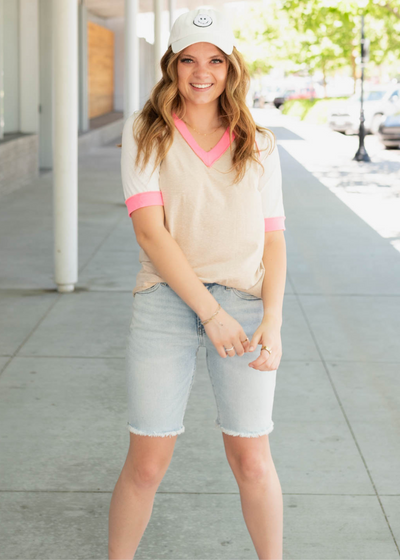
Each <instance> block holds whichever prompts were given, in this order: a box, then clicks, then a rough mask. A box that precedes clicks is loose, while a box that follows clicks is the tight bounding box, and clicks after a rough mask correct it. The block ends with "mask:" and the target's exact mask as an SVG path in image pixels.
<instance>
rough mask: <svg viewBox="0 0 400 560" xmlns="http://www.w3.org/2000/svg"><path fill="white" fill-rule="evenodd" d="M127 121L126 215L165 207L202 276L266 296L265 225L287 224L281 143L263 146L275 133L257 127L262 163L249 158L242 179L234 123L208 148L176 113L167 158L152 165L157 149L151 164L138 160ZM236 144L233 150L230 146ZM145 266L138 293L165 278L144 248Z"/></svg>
mask: <svg viewBox="0 0 400 560" xmlns="http://www.w3.org/2000/svg"><path fill="white" fill-rule="evenodd" d="M137 114H138V113H133V114H132V115H131V116H130V117H129V118H128V119H127V120H126V122H125V124H124V128H123V134H122V154H121V176H122V184H123V192H124V199H125V204H126V207H127V210H128V215H131V213H132V212H134V211H135V210H137V209H138V208H142V207H144V206H151V205H161V206H163V207H164V214H165V221H164V224H165V227H166V229H167V230H168V231H169V233H170V234H171V236H172V237H173V238H174V239H175V240H176V241H177V243H178V245H179V246H180V248H181V249H182V251H183V253H184V254H185V256H186V258H187V260H188V262H189V264H190V265H191V267H192V268H193V270H194V272H195V273H196V274H197V276H198V278H199V279H200V280H201V281H202V282H204V283H206V282H216V283H219V284H222V285H225V286H230V287H233V288H236V289H238V290H242V291H245V292H248V293H249V294H252V295H255V296H257V297H261V289H262V282H263V278H264V275H265V267H264V263H263V253H264V240H265V231H274V230H285V229H286V228H285V225H284V221H285V212H284V205H283V193H282V173H281V166H280V158H279V152H278V148H277V146H276V145H275V146H274V149H273V151H272V152H271V153H270V154H269V155H268V152H269V151H270V150H266V151H263V148H267V147H268V146H269V142H270V139H269V138H268V137H266V136H264V135H263V134H261V133H259V132H258V131H256V145H257V147H258V149H259V150H261V151H260V161H261V163H262V164H263V166H264V171H263V169H262V167H261V166H260V165H259V164H257V163H256V162H250V163H251V164H250V166H249V167H248V168H247V170H246V173H245V175H244V177H243V178H242V180H241V181H240V182H239V183H236V184H233V180H234V178H235V176H236V171H235V170H230V167H231V166H232V156H231V154H232V153H233V149H234V143H235V135H234V133H233V134H232V145H231V144H230V141H229V129H226V131H225V133H224V135H223V136H222V137H221V139H220V140H219V142H218V143H217V144H216V145H215V146H214V148H212V150H210V151H208V152H207V151H205V150H203V149H202V148H201V147H200V146H199V145H198V144H197V142H196V141H195V139H194V138H193V136H192V135H191V133H190V131H189V129H188V127H187V126H186V124H185V123H184V122H183V121H182V120H181V119H179V118H178V117H177V116H176V115H175V114H174V115H173V118H174V123H175V132H174V138H173V143H172V145H171V148H170V149H169V151H168V153H167V155H166V157H165V158H164V159H163V160H162V162H161V163H160V164H159V165H158V166H157V167H156V168H155V169H154V163H155V154H152V156H151V157H150V160H149V162H148V164H147V165H146V168H145V169H144V170H143V171H141V172H139V170H138V168H137V167H136V166H135V164H134V162H135V158H136V153H137V146H136V142H135V140H134V138H133V132H132V126H133V123H134V119H135V118H136V116H137ZM230 148H232V152H231V149H230ZM139 261H140V263H141V270H140V271H139V273H138V274H137V277H136V285H135V287H134V289H133V294H135V292H137V291H140V290H143V289H146V288H149V287H150V286H152V285H153V284H155V283H157V282H163V281H165V280H164V279H163V278H162V277H161V276H160V275H159V273H158V271H157V269H156V268H155V266H154V265H153V263H152V262H151V260H150V259H149V257H148V256H147V255H146V253H145V252H144V250H143V249H142V248H141V249H140V252H139Z"/></svg>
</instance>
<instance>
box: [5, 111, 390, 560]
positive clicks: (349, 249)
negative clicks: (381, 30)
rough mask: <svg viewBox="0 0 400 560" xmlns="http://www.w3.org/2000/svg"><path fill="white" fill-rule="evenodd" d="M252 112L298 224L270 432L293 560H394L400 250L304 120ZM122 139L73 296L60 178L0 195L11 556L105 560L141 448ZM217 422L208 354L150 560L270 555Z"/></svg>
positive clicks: (290, 230) (94, 161) (87, 212)
mask: <svg viewBox="0 0 400 560" xmlns="http://www.w3.org/2000/svg"><path fill="white" fill-rule="evenodd" d="M254 115H255V118H256V120H257V121H258V122H260V123H261V124H265V125H268V126H271V128H272V130H274V131H275V132H276V135H277V138H278V141H279V144H280V146H279V150H280V155H281V163H282V170H283V175H284V203H285V210H286V216H287V219H286V228H287V229H286V231H285V236H286V241H287V251H288V277H287V284H286V296H285V303H284V320H283V327H282V338H283V358H282V362H281V365H280V367H279V370H278V378H277V388H276V397H275V404H274V416H273V418H274V422H275V429H274V431H273V432H272V434H271V435H270V442H271V449H272V453H273V457H274V461H275V465H276V468H277V471H278V474H279V477H280V481H281V485H282V490H283V495H284V496H283V497H284V508H285V509H284V558H285V559H289V558H291V559H296V560H350V559H352V560H386V559H390V560H394V559H396V558H399V556H400V554H399V542H400V477H399V469H400V437H399V436H400V412H399V410H400V344H399V333H400V297H399V296H400V254H399V252H398V251H397V250H396V249H395V248H394V246H392V245H391V243H390V241H389V240H388V239H385V238H384V237H382V236H381V235H380V234H379V233H377V231H375V230H374V229H373V228H372V227H371V226H370V225H368V224H367V223H366V222H365V221H364V220H363V219H362V218H360V217H359V216H358V215H357V214H356V213H355V212H354V211H353V210H351V209H350V208H349V207H348V206H347V205H346V204H345V203H344V202H343V201H342V200H340V198H338V197H337V196H335V194H334V193H333V192H332V191H331V190H330V189H329V188H327V187H326V186H325V185H324V184H323V183H321V182H320V180H319V179H318V178H317V177H316V176H315V175H314V174H313V173H311V172H310V171H309V170H307V169H306V167H305V166H304V165H302V163H301V158H300V157H299V158H298V159H295V158H294V157H293V155H291V153H290V150H289V149H288V148H285V142H286V141H288V140H289V141H293V142H295V141H296V142H299V146H300V143H307V139H303V138H302V136H301V135H300V132H299V129H298V128H297V129H296V130H294V128H295V127H293V126H292V129H293V130H290V123H291V121H290V120H289V119H287V118H285V117H284V116H282V115H280V114H278V112H273V113H268V112H266V111H262V110H254ZM271 122H273V126H272V125H271ZM115 143H116V142H115ZM115 143H112V144H111V145H109V146H106V147H102V148H98V149H96V150H95V151H94V152H93V153H92V154H91V155H89V156H85V158H84V159H81V160H80V168H79V169H80V174H79V180H80V183H79V270H80V275H79V282H78V286H77V288H76V291H75V292H74V293H71V294H59V293H58V292H57V291H56V288H55V284H54V281H53V215H52V176H51V174H46V175H43V176H42V177H41V178H40V179H38V180H37V181H35V182H34V183H32V184H31V185H29V186H28V187H24V188H23V189H20V190H19V191H16V192H14V193H10V194H9V195H6V196H4V197H3V198H2V199H1V200H0V259H1V263H2V267H1V277H0V329H1V337H0V371H1V375H0V438H1V449H0V470H1V477H0V491H1V494H0V496H1V500H0V517H1V524H0V559H1V560H6V559H11V558H13V559H14V558H15V559H16V558H18V559H33V558H40V559H41V560H50V559H51V560H56V559H84V558H87V559H89V558H90V559H106V558H107V537H108V509H109V504H110V499H111V493H112V490H113V488H114V485H115V482H116V480H117V478H118V476H119V473H120V470H121V467H122V465H123V462H124V460H125V457H126V453H127V449H128V445H129V434H128V431H127V429H126V421H127V418H126V410H127V409H126V391H125V375H124V348H125V343H126V337H127V334H128V327H129V322H130V319H131V308H132V293H131V290H132V287H133V285H134V280H135V275H136V274H137V272H138V269H139V264H138V250H139V248H138V245H137V243H136V241H135V238H134V232H133V229H132V224H131V221H130V219H129V218H128V215H127V212H126V208H125V205H124V201H123V194H122V185H121V180H120V169H119V158H120V151H119V149H118V148H117V147H115ZM353 171H354V170H353ZM353 171H352V172H353ZM366 178H367V175H366V174H365V173H364V174H361V173H360V177H359V180H360V182H361V183H362V181H365V180H366ZM202 350H204V349H202ZM215 417H216V405H215V401H214V396H213V392H212V387H211V384H210V380H209V377H208V372H207V368H206V363H205V354H204V353H201V354H200V352H199V360H198V365H197V371H196V377H195V382H194V385H193V389H192V393H191V396H190V400H189V404H188V408H187V411H186V416H185V422H184V424H185V426H186V432H185V433H184V434H182V435H180V436H179V437H178V439H177V443H176V448H175V453H174V457H173V459H172V462H171V465H170V467H169V470H168V472H167V474H166V475H165V478H164V479H163V481H162V483H161V485H160V487H159V491H158V492H157V495H156V499H155V504H154V509H153V514H152V518H151V520H150V523H149V525H148V527H147V529H146V532H145V534H144V536H143V539H142V541H141V543H140V546H139V549H138V551H137V553H136V556H135V560H136V559H137V560H145V559H146V560H157V559H168V560H176V559H185V560H192V559H197V560H206V559H207V560H220V559H221V560H245V559H256V558H257V555H256V553H255V550H254V547H253V544H252V542H251V539H250V536H249V534H248V532H247V529H246V526H245V523H244V519H243V516H242V512H241V506H240V497H239V493H238V488H237V485H236V482H235V479H234V477H233V474H232V472H231V470H230V468H229V465H228V463H227V461H226V458H225V453H224V449H223V441H222V435H221V432H219V431H218V430H217V428H215V427H214V419H215Z"/></svg>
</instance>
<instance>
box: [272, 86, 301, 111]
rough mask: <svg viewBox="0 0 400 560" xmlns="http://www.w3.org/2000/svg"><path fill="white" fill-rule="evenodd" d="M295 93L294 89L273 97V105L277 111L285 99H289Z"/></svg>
mask: <svg viewBox="0 0 400 560" xmlns="http://www.w3.org/2000/svg"><path fill="white" fill-rule="evenodd" d="M295 93H296V90H295V89H286V90H283V91H281V92H280V93H279V94H278V95H277V96H276V97H275V99H274V101H273V104H274V105H275V107H276V108H277V109H279V107H280V106H281V105H283V104H284V103H285V101H286V99H289V97H290V96H291V95H294V94H295Z"/></svg>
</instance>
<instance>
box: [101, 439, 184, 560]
mask: <svg viewBox="0 0 400 560" xmlns="http://www.w3.org/2000/svg"><path fill="white" fill-rule="evenodd" d="M177 437H178V436H172V437H170V436H166V437H153V436H139V435H137V434H133V433H131V432H130V446H129V451H128V456H127V458H126V461H125V464H124V466H123V468H122V471H121V474H120V476H119V478H118V481H117V483H116V485H115V488H114V492H113V495H112V498H111V503H110V512H109V522H108V526H109V540H108V557H109V560H132V558H133V557H134V554H135V553H136V549H137V547H138V546H139V543H140V540H141V538H142V536H143V533H144V531H145V529H146V527H147V525H148V523H149V520H150V517H151V513H152V510H153V504H154V497H155V494H156V491H157V488H158V487H159V485H160V483H161V481H162V479H163V477H164V475H165V473H166V472H167V469H168V466H169V464H170V462H171V459H172V455H173V451H174V447H175V443H176V438H177Z"/></svg>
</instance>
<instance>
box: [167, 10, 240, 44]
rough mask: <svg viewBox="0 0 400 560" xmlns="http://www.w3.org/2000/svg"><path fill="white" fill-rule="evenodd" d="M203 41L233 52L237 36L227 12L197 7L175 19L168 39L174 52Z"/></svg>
mask: <svg viewBox="0 0 400 560" xmlns="http://www.w3.org/2000/svg"><path fill="white" fill-rule="evenodd" d="M202 42H205V43H212V44H213V45H215V46H216V47H218V48H220V49H221V50H222V51H224V53H226V54H232V51H233V47H234V46H236V45H235V37H234V35H233V31H232V28H231V26H230V24H229V21H228V19H227V17H226V16H225V14H223V13H222V12H220V11H218V10H213V9H211V8H197V9H196V10H191V11H190V12H186V13H184V14H182V15H180V16H179V17H178V18H177V19H176V20H175V22H174V24H173V26H172V29H171V32H170V35H169V40H168V46H170V45H171V48H172V52H174V53H177V52H179V51H181V50H183V49H185V48H186V47H188V46H189V45H193V44H194V43H202Z"/></svg>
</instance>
